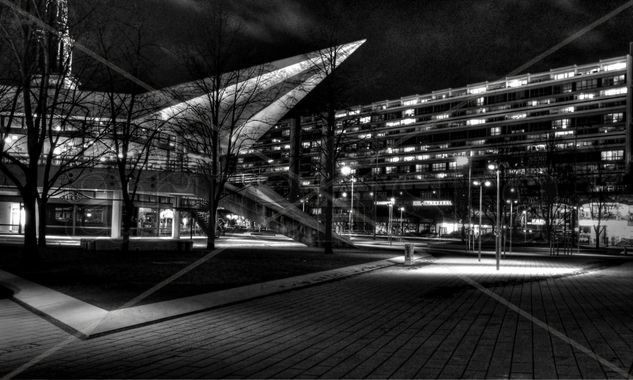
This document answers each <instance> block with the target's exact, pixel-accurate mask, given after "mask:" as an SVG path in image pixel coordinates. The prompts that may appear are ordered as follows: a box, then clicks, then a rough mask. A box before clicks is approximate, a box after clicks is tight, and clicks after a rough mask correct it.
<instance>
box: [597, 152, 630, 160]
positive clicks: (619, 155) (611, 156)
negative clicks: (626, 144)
mask: <svg viewBox="0 0 633 380" xmlns="http://www.w3.org/2000/svg"><path fill="white" fill-rule="evenodd" d="M600 156H601V157H602V160H603V161H618V160H621V159H623V158H624V150H607V151H604V152H600Z"/></svg>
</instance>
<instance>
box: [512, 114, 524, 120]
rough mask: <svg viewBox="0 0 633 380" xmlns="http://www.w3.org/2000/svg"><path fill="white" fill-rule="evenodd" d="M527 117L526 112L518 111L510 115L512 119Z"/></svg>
mask: <svg viewBox="0 0 633 380" xmlns="http://www.w3.org/2000/svg"><path fill="white" fill-rule="evenodd" d="M526 117H527V114H526V113H517V114H514V115H512V116H510V119H513V120H519V119H525V118H526Z"/></svg>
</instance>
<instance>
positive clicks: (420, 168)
mask: <svg viewBox="0 0 633 380" xmlns="http://www.w3.org/2000/svg"><path fill="white" fill-rule="evenodd" d="M415 171H416V172H418V173H421V172H424V171H426V165H421V164H417V165H415Z"/></svg>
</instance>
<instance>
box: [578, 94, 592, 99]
mask: <svg viewBox="0 0 633 380" xmlns="http://www.w3.org/2000/svg"><path fill="white" fill-rule="evenodd" d="M594 96H595V94H591V93H590V94H579V95H578V100H589V99H593V98H594Z"/></svg>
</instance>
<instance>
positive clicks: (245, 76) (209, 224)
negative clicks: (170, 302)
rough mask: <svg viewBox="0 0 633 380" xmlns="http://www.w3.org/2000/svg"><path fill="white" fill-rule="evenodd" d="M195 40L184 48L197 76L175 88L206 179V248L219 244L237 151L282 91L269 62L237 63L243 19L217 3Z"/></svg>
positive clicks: (187, 140)
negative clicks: (219, 221)
mask: <svg viewBox="0 0 633 380" xmlns="http://www.w3.org/2000/svg"><path fill="white" fill-rule="evenodd" d="M200 17H201V18H202V20H201V23H200V25H203V26H202V27H201V28H200V29H199V30H197V33H198V34H197V35H196V36H194V38H193V39H192V40H193V41H194V43H193V44H191V45H190V46H189V47H188V50H187V51H186V53H185V57H186V66H187V67H188V68H189V70H190V71H191V74H192V75H194V76H195V77H197V78H201V79H198V80H194V81H193V82H191V83H189V84H187V85H185V86H179V87H177V88H174V93H173V95H174V97H180V98H182V100H183V103H182V104H181V105H179V106H177V107H175V108H174V109H173V110H172V112H179V113H180V115H179V116H178V119H179V122H178V123H177V124H178V125H177V130H178V131H179V133H180V134H181V135H182V136H183V144H184V146H185V147H186V150H187V152H188V159H189V162H190V164H191V166H192V167H193V168H194V170H195V171H196V172H197V173H198V174H199V175H201V176H202V177H203V178H204V180H205V181H206V184H207V195H206V200H207V202H208V204H207V208H208V217H207V218H206V220H204V221H203V220H200V221H199V224H200V223H201V224H202V225H203V226H201V227H203V229H204V230H206V231H205V232H206V233H207V236H208V240H207V248H208V249H214V247H215V231H216V217H215V215H216V212H217V208H218V204H219V202H220V200H221V199H222V197H223V196H224V189H225V185H226V183H227V181H228V180H229V178H230V177H231V176H232V175H233V174H234V173H235V171H236V163H237V162H236V160H237V154H238V153H239V152H240V151H241V150H242V149H243V147H244V146H245V145H246V144H250V143H252V142H253V141H254V138H255V137H256V135H255V134H254V133H255V132H251V130H250V128H251V127H254V128H253V129H254V130H260V129H261V128H262V126H268V127H270V126H271V125H270V123H271V122H272V120H266V115H265V113H260V112H259V111H260V110H261V109H262V108H264V107H265V105H267V104H268V103H269V102H270V100H272V99H275V98H276V95H277V94H278V93H277V91H278V90H276V89H275V88H272V87H273V85H274V84H275V83H277V82H278V78H274V77H272V76H270V75H269V73H270V72H271V71H272V70H273V68H271V67H267V66H265V65H259V66H254V67H250V68H246V69H237V68H236V67H237V66H238V62H239V59H240V55H241V54H240V53H241V52H240V49H239V46H238V38H239V36H240V25H239V23H238V22H236V21H235V20H234V19H233V18H232V17H231V16H230V15H229V13H228V12H227V11H226V10H225V9H224V8H223V7H222V4H218V5H217V6H216V7H213V8H210V9H208V10H206V11H203V13H202V14H201V15H200Z"/></svg>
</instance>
